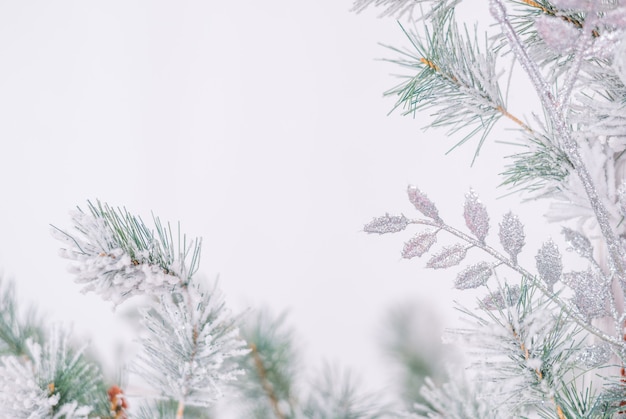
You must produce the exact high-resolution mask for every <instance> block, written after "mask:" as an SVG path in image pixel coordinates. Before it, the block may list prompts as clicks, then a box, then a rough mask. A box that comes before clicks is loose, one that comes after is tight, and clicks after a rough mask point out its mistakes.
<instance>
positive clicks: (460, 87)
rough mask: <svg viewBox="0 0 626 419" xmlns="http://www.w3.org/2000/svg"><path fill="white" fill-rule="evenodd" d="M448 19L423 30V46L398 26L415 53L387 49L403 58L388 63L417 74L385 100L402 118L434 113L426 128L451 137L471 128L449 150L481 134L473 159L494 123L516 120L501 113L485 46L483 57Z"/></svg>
mask: <svg viewBox="0 0 626 419" xmlns="http://www.w3.org/2000/svg"><path fill="white" fill-rule="evenodd" d="M453 16H454V14H453V11H452V10H448V11H446V12H445V13H439V14H436V15H434V16H433V17H432V22H431V23H429V24H425V30H426V34H425V40H422V38H421V37H419V36H418V35H417V34H414V33H410V32H408V31H407V30H406V29H404V27H403V26H402V25H400V27H401V29H402V31H403V32H404V33H405V34H406V36H407V37H408V39H409V40H410V42H411V45H412V49H414V50H415V52H413V51H402V50H399V49H397V48H393V47H389V48H390V49H392V50H394V51H396V52H398V53H400V54H401V55H402V56H403V57H404V58H401V59H397V60H389V61H391V62H393V63H396V64H398V65H400V66H403V67H407V68H409V69H411V70H417V74H415V75H413V76H408V77H406V80H405V81H404V82H403V83H401V84H399V85H398V86H396V87H394V88H392V89H390V90H388V91H387V92H385V95H387V96H389V95H393V96H397V97H398V99H397V102H396V105H395V106H394V109H397V108H398V107H400V106H402V107H403V108H404V111H403V114H404V115H408V114H415V113H416V112H417V111H418V110H422V109H427V108H435V109H436V111H435V113H434V116H435V119H434V121H433V122H432V123H431V126H433V127H436V126H444V127H449V133H451V134H452V133H456V132H458V131H460V130H462V129H466V128H467V127H468V126H472V125H474V126H475V127H474V128H472V130H471V131H470V132H469V133H467V134H466V135H465V136H464V137H463V139H462V140H461V141H459V142H458V143H457V144H456V145H455V146H454V147H453V148H456V147H458V146H459V145H461V144H463V143H465V142H466V141H467V140H468V139H469V138H471V137H472V136H474V135H477V134H478V133H482V134H481V138H480V140H479V145H478V147H477V150H476V153H475V155H474V159H475V158H476V156H477V155H478V153H479V151H480V148H481V146H482V144H483V142H484V140H485V138H486V136H487V135H488V133H489V132H490V130H491V128H492V127H493V125H494V124H495V123H496V121H497V120H498V118H499V117H501V116H506V117H507V118H509V119H512V120H514V121H516V123H519V122H517V121H520V120H519V119H517V118H515V117H513V115H511V114H510V113H509V112H508V111H507V110H506V106H505V103H504V101H503V99H502V94H501V92H500V88H499V85H498V81H497V80H498V74H497V73H496V63H495V56H494V55H493V54H492V53H491V52H490V51H489V47H488V46H487V47H486V48H485V50H486V52H484V53H483V52H482V51H481V49H479V48H478V40H477V33H476V31H475V33H474V37H473V39H472V38H471V37H470V35H469V31H468V30H467V28H465V33H464V35H462V34H461V33H460V31H459V29H458V28H457V26H456V22H455V21H454V19H453ZM485 42H487V41H485ZM520 122H521V121H520Z"/></svg>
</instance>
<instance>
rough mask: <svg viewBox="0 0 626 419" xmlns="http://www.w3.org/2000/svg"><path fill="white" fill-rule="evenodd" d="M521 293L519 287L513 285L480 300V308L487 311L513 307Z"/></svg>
mask: <svg viewBox="0 0 626 419" xmlns="http://www.w3.org/2000/svg"><path fill="white" fill-rule="evenodd" d="M521 293H522V290H521V288H520V286H519V285H513V286H511V287H507V288H506V289H504V290H502V291H500V292H492V293H491V294H489V295H488V296H486V297H485V298H483V299H482V300H481V306H482V307H484V308H485V309H487V310H503V309H505V308H506V307H511V306H513V305H515V304H516V303H517V301H518V300H519V297H520V295H521Z"/></svg>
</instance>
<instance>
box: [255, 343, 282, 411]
mask: <svg viewBox="0 0 626 419" xmlns="http://www.w3.org/2000/svg"><path fill="white" fill-rule="evenodd" d="M250 349H251V350H252V352H251V353H252V359H253V360H254V366H255V367H256V370H257V372H258V374H259V379H260V380H261V386H262V387H263V391H265V394H267V397H268V399H269V400H270V404H271V405H272V410H273V411H274V414H275V415H276V418H277V419H285V416H284V415H283V413H282V412H281V411H280V407H279V406H278V397H277V396H276V393H275V392H274V389H273V388H272V385H271V384H270V382H269V381H268V380H267V370H266V369H265V365H263V360H262V359H261V355H259V351H258V350H257V347H256V345H255V344H254V343H251V344H250Z"/></svg>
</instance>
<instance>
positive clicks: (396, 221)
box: [363, 214, 409, 234]
mask: <svg viewBox="0 0 626 419" xmlns="http://www.w3.org/2000/svg"><path fill="white" fill-rule="evenodd" d="M408 223H409V220H408V219H407V218H406V217H405V216H404V215H389V214H385V215H384V216H382V217H378V218H374V219H373V220H372V221H370V222H369V223H367V224H365V226H364V227H363V231H365V232H366V233H378V234H385V233H397V232H398V231H402V230H404V229H405V228H406V226H407V225H408Z"/></svg>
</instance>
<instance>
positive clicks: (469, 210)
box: [463, 190, 489, 242]
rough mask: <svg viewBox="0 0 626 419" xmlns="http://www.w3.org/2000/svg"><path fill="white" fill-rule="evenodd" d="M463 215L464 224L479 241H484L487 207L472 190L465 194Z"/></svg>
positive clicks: (486, 227) (487, 227)
mask: <svg viewBox="0 0 626 419" xmlns="http://www.w3.org/2000/svg"><path fill="white" fill-rule="evenodd" d="M463 216H464V217H465V225H466V226H467V228H469V229H470V231H471V232H472V234H474V236H476V238H477V239H478V240H480V241H481V242H484V241H485V237H487V233H489V216H488V215H487V209H486V208H485V206H484V205H483V204H482V202H480V201H479V199H478V195H477V194H476V192H474V190H470V192H469V193H468V194H467V195H465V206H464V207H463Z"/></svg>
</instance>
